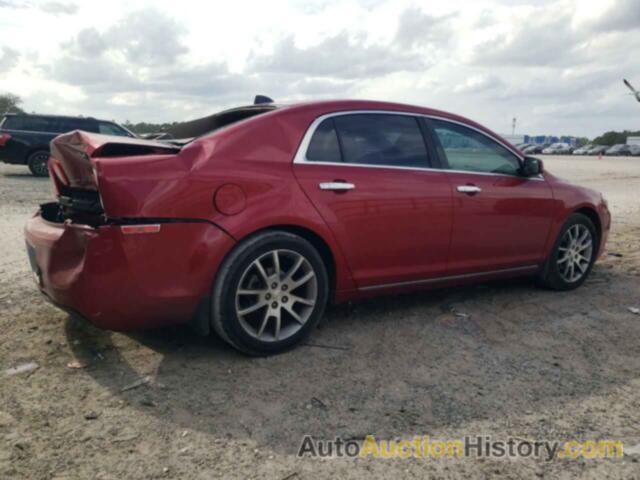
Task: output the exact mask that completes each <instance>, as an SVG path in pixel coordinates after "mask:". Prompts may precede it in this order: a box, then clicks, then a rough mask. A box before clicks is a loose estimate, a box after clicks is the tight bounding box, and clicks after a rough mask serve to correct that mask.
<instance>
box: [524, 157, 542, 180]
mask: <svg viewBox="0 0 640 480" xmlns="http://www.w3.org/2000/svg"><path fill="white" fill-rule="evenodd" d="M543 167H544V166H543V164H542V160H540V159H539V158H534V157H524V161H523V162H522V166H521V167H520V173H522V175H523V176H525V177H535V176H536V175H540V174H541V173H542V172H543V171H544V168H543Z"/></svg>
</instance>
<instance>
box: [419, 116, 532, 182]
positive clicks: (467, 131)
mask: <svg viewBox="0 0 640 480" xmlns="http://www.w3.org/2000/svg"><path fill="white" fill-rule="evenodd" d="M431 124H432V126H433V130H434V132H435V134H436V136H437V137H438V140H439V141H440V145H442V148H443V150H444V153H445V156H446V157H447V162H448V163H449V168H450V169H451V170H463V171H468V172H481V173H502V174H507V175H517V174H518V172H519V169H520V161H519V160H518V157H516V155H515V154H513V153H512V152H510V151H509V150H507V149H506V148H505V147H503V146H502V145H500V144H499V143H498V142H496V141H494V140H492V139H490V138H489V137H487V136H486V135H483V134H482V133H480V132H477V131H475V130H473V129H471V128H467V127H464V126H462V125H458V124H455V123H450V122H446V121H442V120H432V121H431Z"/></svg>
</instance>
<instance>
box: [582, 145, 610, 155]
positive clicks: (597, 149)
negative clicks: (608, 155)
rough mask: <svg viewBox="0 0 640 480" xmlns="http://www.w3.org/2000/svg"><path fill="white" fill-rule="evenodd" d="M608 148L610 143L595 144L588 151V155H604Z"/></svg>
mask: <svg viewBox="0 0 640 480" xmlns="http://www.w3.org/2000/svg"><path fill="white" fill-rule="evenodd" d="M607 150H609V146H608V145H594V146H593V148H591V149H590V150H589V151H588V152H587V155H602V154H603V153H604V152H606V151H607Z"/></svg>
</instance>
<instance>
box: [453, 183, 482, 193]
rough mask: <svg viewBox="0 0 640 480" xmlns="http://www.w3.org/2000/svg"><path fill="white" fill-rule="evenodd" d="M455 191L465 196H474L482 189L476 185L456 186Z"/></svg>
mask: <svg viewBox="0 0 640 480" xmlns="http://www.w3.org/2000/svg"><path fill="white" fill-rule="evenodd" d="M457 190H458V191H459V192H460V193H466V194H467V195H475V194H476V193H480V192H481V191H482V189H481V188H480V187H478V186H477V185H458V188H457Z"/></svg>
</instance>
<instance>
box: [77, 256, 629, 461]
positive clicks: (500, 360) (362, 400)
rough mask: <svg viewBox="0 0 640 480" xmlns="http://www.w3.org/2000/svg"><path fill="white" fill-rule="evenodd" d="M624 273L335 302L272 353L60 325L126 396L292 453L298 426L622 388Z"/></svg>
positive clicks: (450, 418)
mask: <svg viewBox="0 0 640 480" xmlns="http://www.w3.org/2000/svg"><path fill="white" fill-rule="evenodd" d="M621 281H624V280H623V279H617V278H615V277H612V276H611V275H609V274H608V273H606V272H603V271H599V270H598V269H597V268H596V269H595V270H594V274H593V276H592V278H591V279H589V281H588V282H587V283H586V284H585V285H584V286H583V287H582V288H580V289H578V290H576V291H573V292H564V293H558V292H550V291H545V290H540V289H536V288H534V286H533V285H532V282H531V280H527V279H524V280H510V281H506V282H497V283H491V284H487V285H479V286H470V287H461V288H453V289H447V290H439V291H432V292H426V293H417V294H408V295H401V296H391V297H381V298H377V299H373V300H368V301H362V302H358V303H354V304H347V305H343V306H338V307H332V308H330V309H329V311H328V312H327V314H326V321H324V322H323V324H322V325H321V327H320V328H319V329H318V330H317V331H316V332H314V334H313V335H312V337H311V339H310V340H309V343H310V344H309V345H302V346H299V347H298V348H296V349H294V350H292V351H289V352H287V353H284V354H280V355H277V356H273V357H269V358H250V357H246V356H244V355H242V354H240V353H237V352H236V351H235V350H233V349H232V348H230V347H228V346H227V345H226V344H224V343H223V342H222V341H220V340H219V339H218V338H217V337H211V338H200V337H197V336H195V335H194V334H192V333H191V332H190V331H189V330H188V329H187V328H182V327H176V328H164V329H159V330H154V331H148V332H142V333H135V334H131V335H121V334H113V333H110V332H105V331H100V330H97V329H95V328H93V327H91V326H90V325H87V324H86V323H84V322H82V321H79V320H75V319H72V318H69V319H68V320H67V321H66V327H65V328H66V335H67V338H68V341H69V345H70V346H71V348H72V349H73V351H74V354H75V355H76V357H78V358H94V356H95V355H96V353H97V352H101V353H100V354H101V355H103V360H102V361H100V362H95V363H94V364H93V366H92V367H91V368H89V369H88V372H89V374H90V375H91V376H92V377H93V378H94V379H95V381H96V382H98V383H99V384H100V385H102V386H104V387H106V388H108V389H109V390H110V391H111V392H112V393H113V394H114V395H116V396H118V397H122V398H123V399H125V400H126V401H127V402H128V403H129V404H130V405H133V406H136V407H137V408H139V409H140V410H144V412H146V413H147V414H149V413H151V414H153V415H157V416H158V417H159V418H162V420H163V421H164V422H172V423H173V424H175V425H176V428H185V429H193V430H200V431H205V432H208V433H211V434H213V435H216V436H219V437H224V438H236V439H249V438H251V439H253V440H254V441H256V442H257V443H258V444H261V445H264V446H268V447H269V448H272V449H278V450H281V451H284V452H287V453H292V452H295V451H296V449H297V448H298V446H299V444H300V441H301V438H302V437H303V435H306V434H311V435H314V436H316V437H319V438H335V437H336V436H340V437H341V438H343V439H361V438H363V437H364V436H365V435H367V434H370V433H372V434H376V435H377V436H378V437H379V438H396V437H406V436H408V435H414V434H424V433H428V432H433V431H434V430H437V429H439V428H444V427H455V426H464V425H467V424H470V423H471V422H476V421H483V420H488V421H493V420H496V419H498V418H502V417H505V416H520V415H522V413H523V412H531V411H545V410H547V409H550V410H551V409H553V408H555V407H557V402H558V401H559V399H560V400H562V401H564V402H571V401H572V399H577V398H582V397H585V396H589V395H594V394H597V393H598V391H602V390H606V389H609V388H613V387H614V386H615V385H618V384H622V383H627V382H628V381H630V380H631V379H633V378H635V373H634V372H635V371H637V367H638V366H639V365H638V360H637V355H636V353H637V342H636V341H635V340H633V338H637V334H638V333H640V328H639V327H638V325H637V322H636V323H635V324H631V323H630V325H633V326H630V325H627V326H625V325H621V323H623V322H621V321H620V320H619V319H616V318H615V317H614V316H613V315H612V314H611V313H610V309H611V306H612V302H615V301H616V299H615V292H616V283H618V282H621ZM627 327H628V328H627ZM146 351H148V352H150V353H149V354H148V355H146V356H145V353H144V352H146ZM614 352H615V354H614ZM158 353H159V354H161V358H160V360H159V361H158V355H157V354H158ZM145 358H146V359H147V360H145ZM145 375H149V376H150V377H151V380H150V383H149V384H144V385H142V386H140V387H137V388H130V389H127V388H126V387H127V385H129V384H135V382H136V380H139V379H140V378H144V376H145ZM129 386H130V385H129ZM150 405H151V406H150ZM549 421H552V418H550V419H549Z"/></svg>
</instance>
